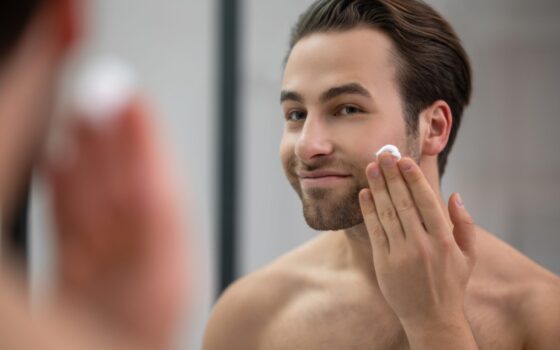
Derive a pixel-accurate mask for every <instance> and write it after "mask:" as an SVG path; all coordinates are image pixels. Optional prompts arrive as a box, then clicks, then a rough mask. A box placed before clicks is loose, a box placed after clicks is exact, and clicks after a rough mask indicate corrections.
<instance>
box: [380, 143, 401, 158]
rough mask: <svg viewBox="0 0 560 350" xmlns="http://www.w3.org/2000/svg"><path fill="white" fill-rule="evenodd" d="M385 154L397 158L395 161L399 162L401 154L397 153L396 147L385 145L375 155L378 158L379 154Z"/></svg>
mask: <svg viewBox="0 0 560 350" xmlns="http://www.w3.org/2000/svg"><path fill="white" fill-rule="evenodd" d="M385 152H389V153H391V154H392V155H393V157H395V158H397V160H400V159H401V158H402V156H401V152H400V151H399V149H398V147H397V146H395V145H385V146H383V147H381V148H380V149H379V151H377V153H376V154H375V155H376V156H377V157H379V156H380V155H381V154H383V153H385Z"/></svg>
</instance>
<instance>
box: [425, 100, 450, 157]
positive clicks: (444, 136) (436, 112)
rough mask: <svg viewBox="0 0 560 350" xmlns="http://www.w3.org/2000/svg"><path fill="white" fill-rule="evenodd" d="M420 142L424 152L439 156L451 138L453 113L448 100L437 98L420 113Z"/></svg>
mask: <svg viewBox="0 0 560 350" xmlns="http://www.w3.org/2000/svg"><path fill="white" fill-rule="evenodd" d="M419 122H420V125H419V131H420V142H421V144H422V153H424V154H426V155H431V156H437V155H438V154H439V153H441V151H443V149H444V148H445V146H446V145H447V141H448V140H449V134H450V133H451V126H452V125H453V115H452V112H451V108H450V107H449V105H448V104H447V102H445V101H443V100H437V101H435V102H434V103H432V105H430V106H429V107H428V108H426V109H424V110H423V111H422V112H421V113H420V120H419Z"/></svg>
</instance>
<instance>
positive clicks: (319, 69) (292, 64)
mask: <svg viewBox="0 0 560 350" xmlns="http://www.w3.org/2000/svg"><path fill="white" fill-rule="evenodd" d="M394 50H395V49H394V47H393V44H392V42H391V40H390V39H389V37H387V36H386V35H385V34H383V33H381V32H378V31H376V30H372V29H365V28H360V29H354V30H350V31H345V32H330V33H317V34H312V35H310V36H308V37H306V38H304V39H302V40H300V41H299V42H298V43H297V44H296V45H295V47H294V48H293V50H292V52H291V54H290V57H289V59H288V62H287V64H286V69H285V72H284V80H283V86H282V94H281V95H282V96H281V101H282V110H283V113H284V117H285V118H286V121H285V127H284V134H283V137H282V141H281V144H280V157H281V160H282V164H283V167H284V171H285V173H286V176H287V178H288V180H289V182H290V184H291V185H292V187H293V188H294V189H295V190H296V192H297V193H298V195H299V196H300V198H301V200H302V204H303V211H304V216H305V219H306V221H307V223H308V225H309V226H311V227H312V228H314V229H317V230H340V229H345V228H349V227H352V226H355V225H358V224H360V223H362V222H363V218H362V215H361V211H360V206H359V202H358V193H359V191H360V190H361V189H362V188H365V187H367V179H366V177H365V167H366V166H367V164H369V163H370V162H371V161H373V160H375V153H376V151H377V150H378V149H379V148H381V147H382V146H383V145H385V144H394V145H396V146H397V147H399V149H400V150H401V152H402V153H403V154H405V155H409V156H413V157H414V158H417V155H418V153H417V149H418V147H417V145H416V142H415V141H414V140H413V139H410V140H409V139H407V137H406V135H407V134H406V124H405V119H404V114H403V108H402V101H401V97H400V94H399V90H398V85H397V81H396V72H397V65H396V62H395V54H394V52H395V51H394Z"/></svg>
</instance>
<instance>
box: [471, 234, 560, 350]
mask: <svg viewBox="0 0 560 350" xmlns="http://www.w3.org/2000/svg"><path fill="white" fill-rule="evenodd" d="M480 238H482V241H483V242H482V243H483V244H481V245H480V248H482V249H481V252H480V253H481V254H480V255H481V256H480V257H479V258H480V259H479V262H480V265H481V267H482V268H481V269H480V271H479V272H478V280H479V281H482V282H481V283H480V285H479V286H483V285H484V286H486V287H490V288H483V290H485V292H482V293H485V294H492V295H493V297H492V298H491V300H492V301H493V302H494V303H495V304H499V305H501V306H502V308H501V310H502V311H504V314H505V315H507V317H508V318H510V319H511V320H514V321H515V323H516V324H517V329H518V330H519V332H521V333H523V337H522V338H523V339H524V346H523V348H524V349H526V350H529V349H539V350H548V349H550V350H552V349H558V344H560V277H558V276H556V275H555V274H554V273H552V272H551V271H549V270H547V269H546V268H544V267H542V266H540V265H539V264H537V263H536V262H535V261H533V260H531V259H530V258H529V257H527V256H525V255H524V254H522V253H521V252H519V251H517V250H516V249H515V248H513V247H511V246H510V245H508V244H507V243H505V242H503V241H501V240H499V239H498V238H496V237H495V236H493V235H491V234H490V233H488V232H483V233H482V234H481V236H480ZM481 276H482V277H481Z"/></svg>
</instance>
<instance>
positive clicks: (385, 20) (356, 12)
mask: <svg viewBox="0 0 560 350" xmlns="http://www.w3.org/2000/svg"><path fill="white" fill-rule="evenodd" d="M359 27H366V28H372V29H376V30H379V31H381V32H383V33H385V34H386V35H388V36H389V37H390V38H391V39H392V42H393V44H394V45H395V47H396V51H397V52H396V56H397V60H396V61H397V62H396V63H397V83H398V86H399V90H400V91H399V92H400V94H401V97H402V100H403V104H404V106H403V107H404V111H405V118H406V120H405V121H406V125H407V133H408V134H409V136H415V135H417V134H418V120H419V114H420V112H422V111H423V110H424V109H426V108H427V107H429V106H430V105H431V104H432V103H433V102H435V101H437V100H440V99H441V100H444V101H446V102H447V104H448V105H449V107H450V109H451V112H452V115H453V123H452V127H451V132H450V135H449V140H448V143H447V145H446V147H445V148H444V149H443V151H442V152H441V153H440V154H439V155H438V170H439V176H440V177H441V176H442V175H443V173H444V171H445V166H446V164H447V156H448V155H449V152H450V151H451V148H452V147H453V143H454V141H455V138H456V136H457V131H458V130H459V126H460V124H461V117H462V115H463V110H464V108H465V107H466V106H467V105H468V103H469V100H470V95H471V88H472V87H471V84H472V83H471V68H470V63H469V59H468V57H467V54H466V52H465V50H464V49H463V47H462V45H461V41H460V40H459V38H458V37H457V34H456V33H455V31H454V30H453V28H451V25H450V24H449V23H448V22H447V21H446V20H445V19H444V18H443V17H442V16H441V15H440V14H438V13H437V12H436V11H435V10H434V9H433V8H432V7H430V6H429V5H427V4H426V3H424V2H423V1H421V0H317V1H315V2H314V3H313V4H312V5H311V6H310V7H309V8H308V9H307V10H306V11H305V12H304V13H303V14H302V15H301V16H300V17H299V19H298V21H297V23H296V25H295V26H294V28H293V29H292V34H291V39H290V50H289V53H288V57H289V54H290V53H291V51H292V49H293V48H294V46H295V45H296V44H297V43H298V42H299V41H300V40H301V39H303V38H305V37H307V36H309V35H311V34H314V33H324V32H330V31H335V32H336V31H348V30H351V29H355V28H359Z"/></svg>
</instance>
